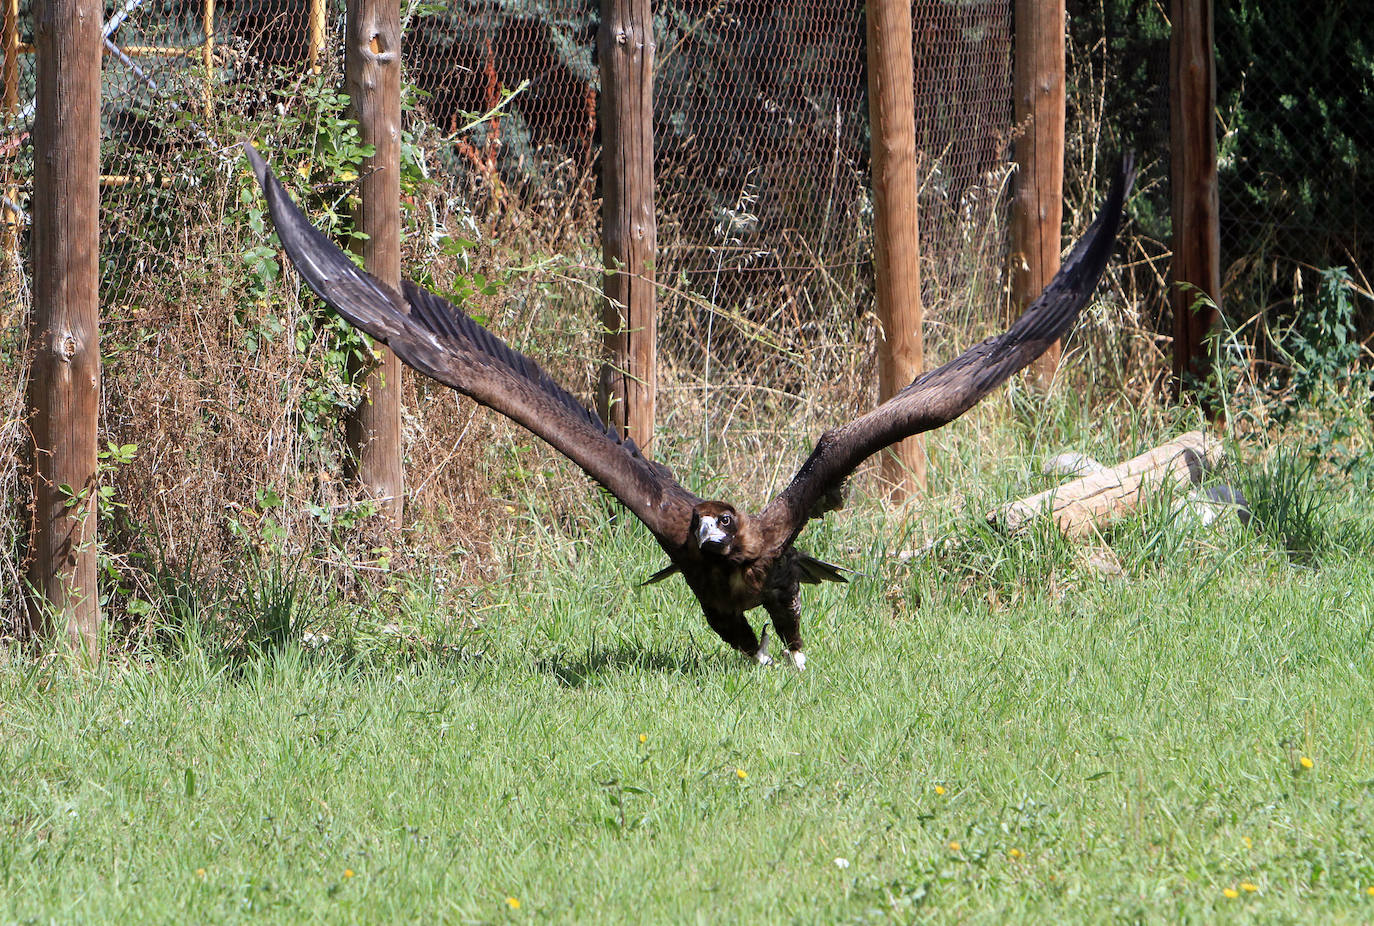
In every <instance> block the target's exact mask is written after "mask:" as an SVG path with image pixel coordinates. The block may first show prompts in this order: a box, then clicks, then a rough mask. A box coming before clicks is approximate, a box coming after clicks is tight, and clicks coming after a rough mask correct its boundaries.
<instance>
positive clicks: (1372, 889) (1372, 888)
mask: <svg viewBox="0 0 1374 926" xmlns="http://www.w3.org/2000/svg"><path fill="white" fill-rule="evenodd" d="M1364 892H1365V893H1366V894H1368V895H1369V896H1370V897H1374V886H1370V887H1367V888H1365V889H1364Z"/></svg>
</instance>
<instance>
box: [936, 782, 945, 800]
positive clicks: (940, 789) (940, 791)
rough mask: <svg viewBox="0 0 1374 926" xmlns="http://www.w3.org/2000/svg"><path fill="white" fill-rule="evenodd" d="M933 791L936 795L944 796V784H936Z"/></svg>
mask: <svg viewBox="0 0 1374 926" xmlns="http://www.w3.org/2000/svg"><path fill="white" fill-rule="evenodd" d="M935 793H936V794H937V795H939V796H941V797H943V796H944V793H945V786H944V785H936V786H935Z"/></svg>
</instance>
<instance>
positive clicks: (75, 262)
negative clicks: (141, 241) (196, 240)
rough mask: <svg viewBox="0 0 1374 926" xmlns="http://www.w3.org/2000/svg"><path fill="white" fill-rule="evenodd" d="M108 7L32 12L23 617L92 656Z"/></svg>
mask: <svg viewBox="0 0 1374 926" xmlns="http://www.w3.org/2000/svg"><path fill="white" fill-rule="evenodd" d="M103 12H104V10H103V7H102V5H101V4H100V3H99V2H98V0H39V2H38V3H36V4H35V8H34V31H35V41H34V45H35V48H36V54H37V56H38V57H37V61H36V68H37V91H36V92H37V100H36V108H35V111H34V128H33V137H34V153H35V157H34V161H35V169H34V182H33V209H32V211H33V264H34V274H33V276H34V299H33V318H32V322H31V325H30V340H29V343H30V344H31V345H32V349H33V369H32V372H31V374H30V377H29V408H30V410H31V412H30V416H31V417H30V419H29V427H30V430H31V431H32V433H33V495H34V507H33V525H32V532H31V535H30V541H29V570H28V578H29V583H30V585H31V586H32V588H31V591H30V598H29V608H28V621H29V629H30V630H31V631H34V632H37V631H43V630H49V629H52V630H57V631H60V632H63V633H64V634H65V636H66V638H67V640H68V641H69V642H70V643H71V644H72V645H73V646H77V647H82V648H84V649H85V650H86V652H88V653H89V654H91V655H92V656H94V655H95V654H96V647H97V644H98V642H99V636H100V607H99V599H98V596H97V595H96V549H95V544H96V519H97V513H96V499H97V497H98V492H99V486H98V484H97V481H98V480H97V473H96V411H97V407H98V404H99V399H100V303H99V291H98V287H99V280H100V272H99V251H100V225H99V221H98V220H99V214H100V57H101V35H100V25H101V15H102V14H103Z"/></svg>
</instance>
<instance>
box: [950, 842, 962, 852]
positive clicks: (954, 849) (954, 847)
mask: <svg viewBox="0 0 1374 926" xmlns="http://www.w3.org/2000/svg"><path fill="white" fill-rule="evenodd" d="M961 848H963V847H962V846H960V845H959V843H957V842H955V841H954V840H952V839H951V840H950V841H949V851H951V852H958V851H959V850H960V849H961Z"/></svg>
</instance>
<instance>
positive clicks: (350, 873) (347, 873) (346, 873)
mask: <svg viewBox="0 0 1374 926" xmlns="http://www.w3.org/2000/svg"><path fill="white" fill-rule="evenodd" d="M344 877H345V878H351V877H353V869H352V868H345V869H344Z"/></svg>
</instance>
